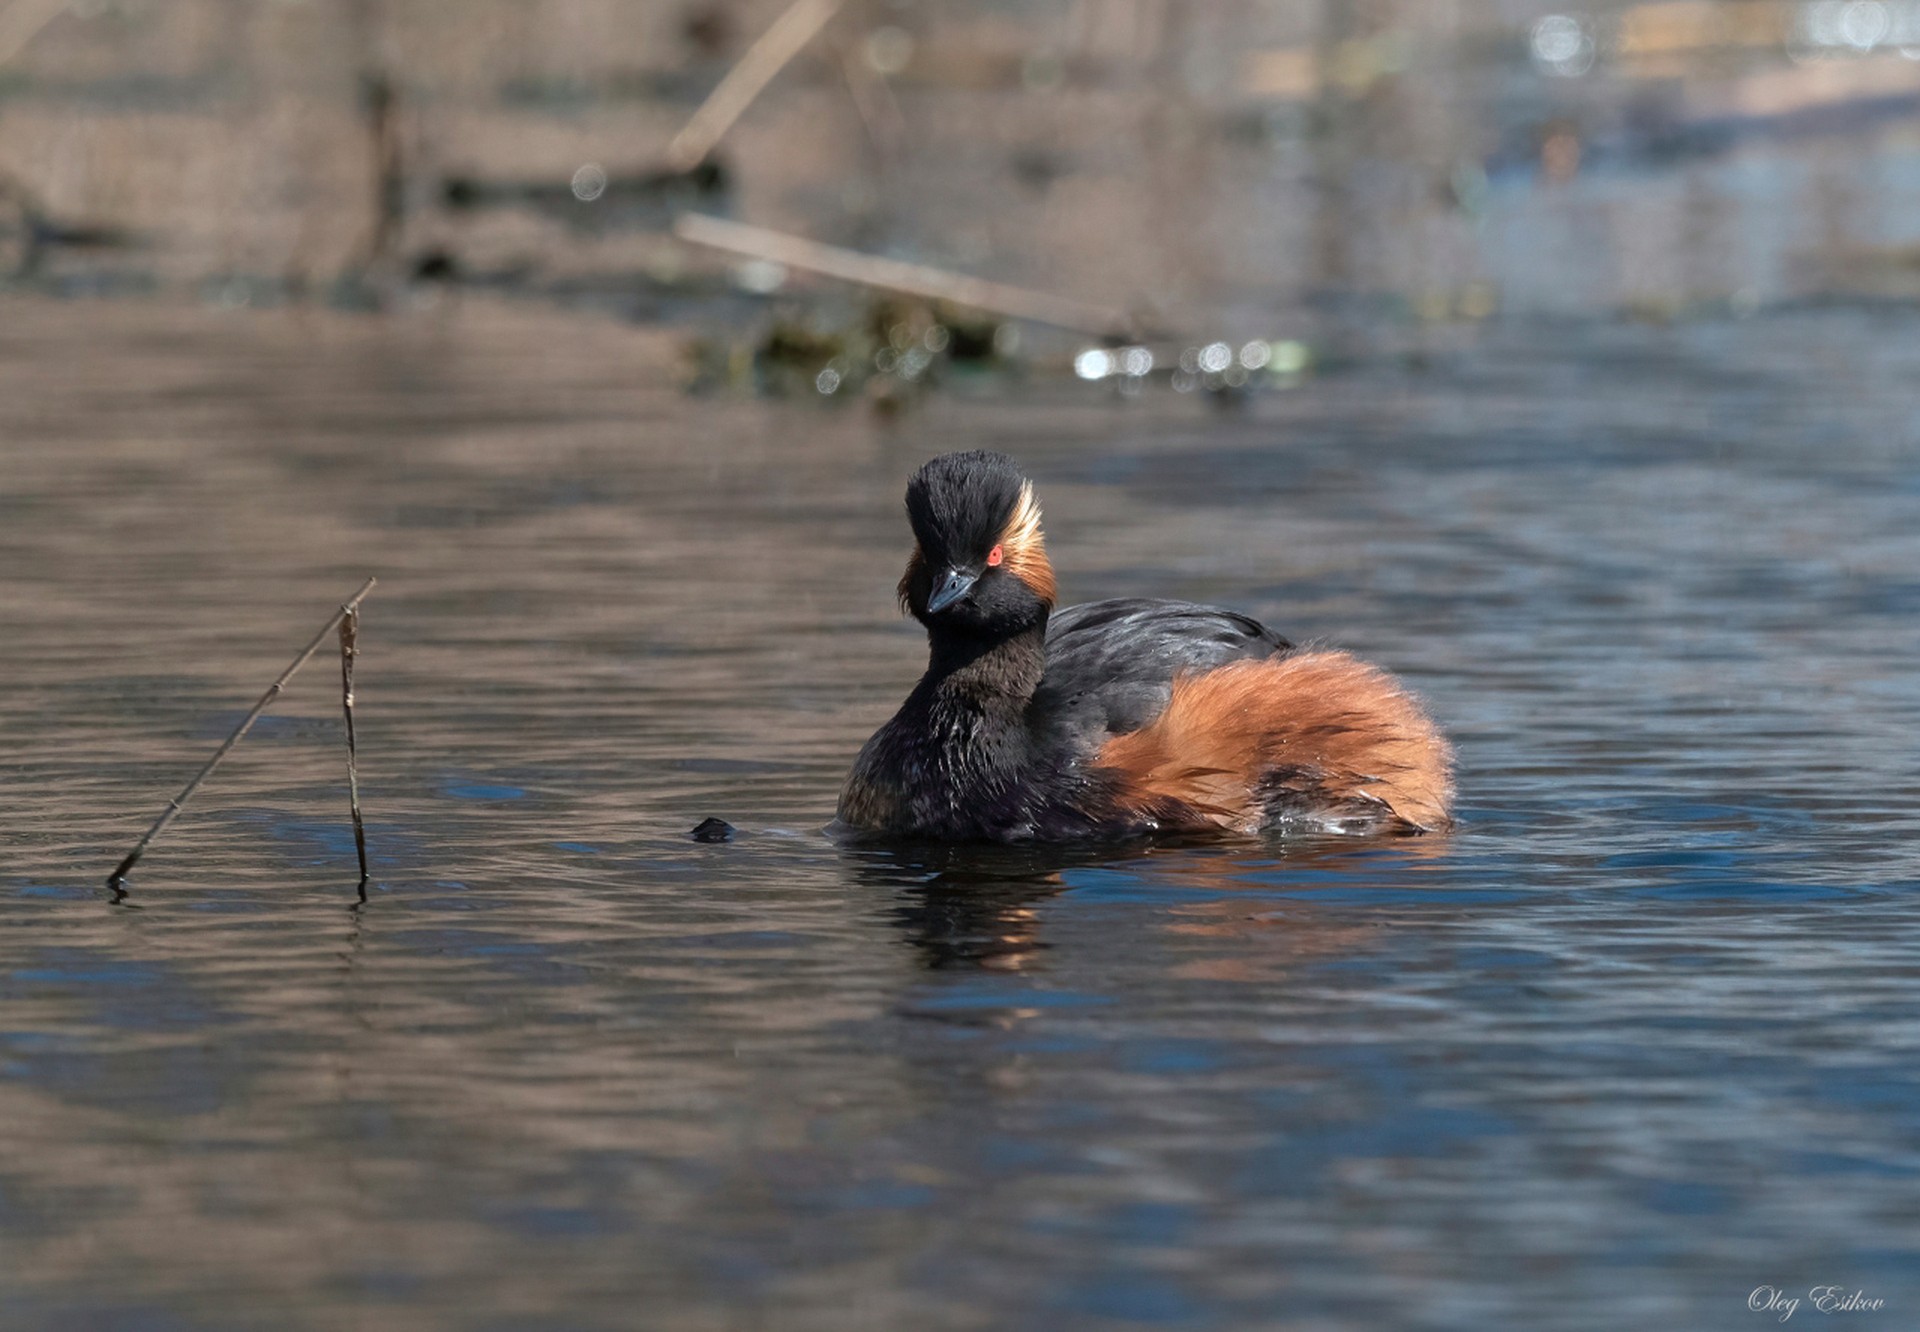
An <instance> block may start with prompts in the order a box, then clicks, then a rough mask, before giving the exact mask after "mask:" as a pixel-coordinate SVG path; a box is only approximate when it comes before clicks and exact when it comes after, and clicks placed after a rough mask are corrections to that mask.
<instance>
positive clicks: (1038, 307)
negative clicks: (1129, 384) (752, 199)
mask: <svg viewBox="0 0 1920 1332" xmlns="http://www.w3.org/2000/svg"><path fill="white" fill-rule="evenodd" d="M673 230H674V234H675V235H677V236H679V237H680V239H682V240H686V241H692V242H693V243H694V244H696V245H706V246H711V247H712V248H713V249H716V250H727V251H729V252H731V253H733V254H743V255H747V256H749V257H751V258H754V259H771V260H773V261H774V262H775V263H780V264H785V265H786V266H787V267H788V268H799V269H804V270H805V271H807V272H809V273H820V274H823V275H825V276H827V277H835V278H840V279H842V280H844V281H847V282H857V283H859V284H861V285H862V286H867V287H879V288H881V289H883V290H886V291H897V292H903V293H905V294H906V295H909V296H919V297H923V298H925V299H927V300H934V301H951V302H952V303H953V304H955V305H965V306H968V307H970V308H972V309H975V310H984V311H986V312H987V313H989V314H997V315H1004V316H1007V317H1010V318H1013V319H1026V320H1030V321H1032V322H1033V323H1036V324H1052V325H1053V326H1054V327H1056V328H1068V329H1073V330H1075V331H1077V332H1081V333H1092V334H1094V335H1096V336H1098V337H1131V336H1134V333H1135V321H1134V319H1133V316H1131V315H1130V314H1128V313H1127V312H1126V311H1125V310H1121V309H1117V308H1115V307H1113V306H1108V305H1093V304H1091V303H1089V302H1086V301H1077V300H1074V299H1073V298H1072V297H1070V296H1056V295H1053V294H1052V293H1050V292H1044V291H1034V290H1032V289H1030V288H1027V287H1015V286H1011V285H1009V284H1007V283H1005V282H988V281H987V280H986V279H984V278H976V277H968V276H967V275H965V274H964V273H953V272H949V271H948V270H946V269H944V268H933V267H930V266H929V265H927V264H910V263H907V262H906V261H904V260H900V259H882V258H879V257H877V256H875V255H871V254H861V253H860V252H859V251H858V250H843V249H841V248H839V247H838V246H834V245H822V244H820V243H819V242H818V241H810V240H806V239H804V238H802V237H800V236H790V235H788V234H787V233H785V232H782V231H770V230H768V229H767V228H765V227H754V226H748V225H747V224H746V223H744V222H729V221H726V220H725V219H724V218H718V217H708V216H707V215H706V214H704V213H682V214H681V215H680V217H679V218H678V220H676V221H675V222H674V224H673Z"/></svg>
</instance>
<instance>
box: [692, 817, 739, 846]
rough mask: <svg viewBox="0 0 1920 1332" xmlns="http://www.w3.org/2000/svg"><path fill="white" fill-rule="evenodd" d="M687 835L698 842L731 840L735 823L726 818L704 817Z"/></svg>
mask: <svg viewBox="0 0 1920 1332" xmlns="http://www.w3.org/2000/svg"><path fill="white" fill-rule="evenodd" d="M687 835H688V836H689V837H691V838H693V840H694V841H696V842H731V841H732V840H733V825H732V824H731V823H728V822H727V821H726V820H725V819H702V820H700V822H699V823H698V824H696V825H695V826H694V829H693V831H692V832H691V833H689V834H687Z"/></svg>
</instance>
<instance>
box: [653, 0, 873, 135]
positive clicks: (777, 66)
mask: <svg viewBox="0 0 1920 1332" xmlns="http://www.w3.org/2000/svg"><path fill="white" fill-rule="evenodd" d="M844 3H845V0H794V3H793V4H792V5H791V6H789V7H788V9H787V11H786V12H785V13H783V14H782V15H780V17H779V18H777V19H775V20H774V21H773V26H772V27H770V28H768V29H767V30H766V31H765V32H763V33H761V34H760V38H759V40H758V41H756V42H754V44H753V45H752V46H750V47H748V48H747V53H746V54H745V55H743V56H741V57H740V61H739V63H738V64H736V65H735V66H734V67H733V68H732V69H730V70H728V71H727V76H726V77H725V78H723V79H721V80H720V85H719V86H718V87H717V88H715V89H714V90H713V91H712V92H711V93H710V94H708V96H707V100H706V101H704V102H702V103H701V104H700V109H699V110H698V111H695V112H694V113H693V118H692V119H690V120H689V121H687V123H686V125H685V127H683V128H682V129H681V131H680V132H679V133H678V134H676V135H674V136H673V142H672V143H670V144H668V145H667V164H668V165H669V166H671V167H672V168H673V169H674V170H675V171H691V170H693V169H694V168H695V167H697V166H699V165H700V164H701V163H702V162H704V161H706V160H707V154H708V153H710V152H712V151H713V148H714V145H715V144H717V143H719V142H720V139H721V136H723V135H724V134H726V132H727V131H728V130H729V129H732V128H733V122H734V121H736V120H738V119H739V118H740V113H741V112H743V111H745V110H746V109H747V108H748V107H750V106H752V105H753V99H754V98H756V97H758V96H759V95H760V90H761V89H762V88H765V87H766V86H767V84H769V83H771V82H772V81H773V76H774V75H775V74H778V73H779V72H780V71H781V70H782V69H784V68H786V64H787V62H788V61H789V60H791V59H793V58H794V57H795V56H797V55H799V54H800V52H801V51H802V50H804V49H805V48H806V45H807V43H808V42H810V41H812V40H813V38H814V35H815V34H816V33H818V32H819V31H820V29H822V28H824V27H826V26H827V20H828V19H830V18H832V17H833V16H834V15H835V14H836V13H837V12H839V9H840V6H841V5H842V4H844Z"/></svg>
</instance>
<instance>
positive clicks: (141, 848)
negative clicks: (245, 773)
mask: <svg viewBox="0 0 1920 1332" xmlns="http://www.w3.org/2000/svg"><path fill="white" fill-rule="evenodd" d="M374 581H375V580H374V579H372V578H369V579H367V581H366V582H364V583H362V584H361V585H360V590H359V591H358V592H355V593H354V594H353V596H352V597H350V598H348V600H347V601H346V602H345V603H344V604H343V605H342V606H341V607H340V609H339V610H337V611H335V612H334V613H333V615H332V616H331V617H329V618H328V620H327V622H326V624H324V625H322V626H321V629H320V632H319V633H317V634H315V635H314V636H313V641H312V642H311V643H309V644H307V646H306V647H305V648H304V649H302V651H301V653H300V655H299V656H297V657H295V658H294V659H293V664H292V665H291V666H289V667H287V669H286V670H284V671H282V672H281V673H280V678H279V679H278V680H275V681H274V682H273V683H272V684H270V685H268V686H267V692H266V693H264V694H262V695H260V701H259V702H258V703H255V704H254V705H253V709H252V711H250V712H248V713H247V715H246V716H244V717H242V718H241V719H240V724H239V725H238V726H236V727H234V728H233V734H232V735H230V736H228V737H227V738H226V740H225V741H223V742H222V743H221V745H220V748H218V749H216V750H214V751H213V757H212V758H210V759H208V760H207V761H206V763H205V764H203V765H202V766H201V768H200V771H199V772H196V773H195V774H193V780H192V781H190V782H188V783H187V784H186V785H185V786H184V787H182V788H181V789H180V794H179V795H177V796H175V797H174V798H173V799H172V800H169V801H168V802H167V807H166V808H165V809H164V810H162V811H161V812H160V817H159V818H157V819H155V820H154V821H153V826H152V827H151V828H149V829H147V831H146V832H145V834H143V835H142V836H141V838H140V841H139V843H138V844H136V845H135V846H134V848H133V850H131V851H129V852H127V858H126V859H125V860H123V861H121V862H120V864H119V865H118V866H116V867H115V868H114V871H113V873H111V874H109V875H108V876H107V887H108V888H110V889H112V890H113V892H114V893H115V894H116V896H117V895H119V894H121V892H122V885H123V884H124V883H125V882H126V879H127V875H129V874H131V873H133V867H134V866H135V865H136V864H138V863H139V861H140V857H141V856H142V855H143V854H145V852H146V849H147V847H148V846H149V845H150V844H151V843H152V842H153V839H154V838H156V837H158V836H159V835H160V834H161V832H162V831H163V830H164V829H165V828H166V826H167V825H168V824H169V823H172V822H173V820H174V817H175V816H176V815H178V814H179V813H180V807H181V806H182V805H185V804H186V803H187V800H188V798H189V797H191V796H192V795H193V793H194V792H195V791H197V790H199V789H200V783H202V782H204V781H206V780H207V777H208V775H209V774H211V773H212V772H213V770H214V769H215V768H217V767H219V766H220V760H221V759H224V758H225V757H226V756H227V754H228V752H229V751H230V750H232V748H233V747H234V746H235V745H237V744H239V743H240V737H242V736H244V735H245V734H246V733H247V732H248V731H250V730H252V729H253V724H254V723H255V722H256V721H258V720H259V719H260V714H261V713H263V712H265V711H266V710H267V704H269V703H271V702H273V700H274V699H276V698H278V697H280V691H281V690H282V689H284V688H286V684H287V681H289V680H291V679H292V678H293V673H294V672H295V671H297V670H299V669H300V668H301V667H302V666H304V665H306V664H307V658H309V657H311V656H312V655H313V654H314V653H316V652H318V651H319V650H320V645H321V644H322V643H324V642H326V641H327V636H328V635H329V634H331V633H332V632H333V627H334V626H335V625H337V624H339V623H340V621H341V620H342V619H344V618H345V617H346V616H348V615H351V614H353V612H354V611H355V610H356V609H358V607H359V605H360V602H361V599H362V598H364V597H365V596H366V595H367V593H369V592H371V591H372V590H373V584H374Z"/></svg>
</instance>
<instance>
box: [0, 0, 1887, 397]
mask: <svg viewBox="0 0 1920 1332" xmlns="http://www.w3.org/2000/svg"><path fill="white" fill-rule="evenodd" d="M803 3H805V0H803ZM814 3H815V5H816V7H817V8H819V9H820V10H821V13H820V14H819V15H816V16H815V17H816V18H822V17H823V18H824V22H823V23H821V24H820V26H819V30H818V31H817V32H816V33H814V34H812V35H811V36H809V37H807V39H806V40H805V41H804V42H802V43H801V44H800V45H799V47H798V49H797V52H796V53H795V54H794V55H793V56H792V58H791V59H790V60H787V61H785V62H783V63H782V64H780V66H779V67H778V68H777V69H776V70H775V71H774V72H773V74H772V77H771V79H770V80H769V81H768V82H767V83H766V86H765V87H764V89H763V90H762V91H760V92H759V94H758V95H757V96H756V97H754V98H753V99H752V101H751V103H750V104H749V105H747V107H746V109H745V110H744V113H743V114H741V115H740V116H739V118H738V119H737V121H736V122H734V123H733V124H732V125H731V126H730V127H729V128H728V130H727V132H726V133H725V135H724V137H723V138H721V139H720V140H719V142H718V143H717V145H716V146H715V147H714V148H713V150H712V151H711V153H710V154H707V155H705V156H704V157H701V158H700V159H699V160H697V161H694V162H689V161H687V160H685V159H684V155H683V156H682V157H679V158H676V157H674V156H673V155H672V154H671V153H670V145H672V144H673V143H674V140H675V136H676V134H677V133H679V132H680V131H681V130H682V128H683V127H684V126H685V125H686V124H687V122H688V119H689V117H690V116H692V115H693V113H694V111H695V110H696V108H698V107H699V106H700V105H701V103H702V101H703V100H704V99H706V98H707V97H708V96H709V94H711V93H712V92H713V90H714V89H715V87H716V86H717V85H719V84H720V82H721V80H722V79H723V78H724V77H725V76H726V74H727V72H728V71H729V70H730V69H732V68H733V67H734V66H735V65H736V64H737V63H738V62H739V61H740V60H741V59H742V58H743V56H744V55H745V53H746V52H747V51H748V50H749V49H750V48H751V47H752V45H753V43H754V42H755V41H756V40H757V39H759V38H760V37H761V36H762V35H763V34H765V33H766V32H767V31H768V30H769V29H770V28H772V27H773V26H774V25H775V24H776V23H777V22H778V21H780V20H781V16H782V15H783V14H784V13H786V12H787V11H788V10H789V9H791V8H794V7H795V6H794V5H793V3H792V0H0V280H4V281H6V282H8V283H11V284H15V285H22V286H26V287H29V288H38V289H43V290H45V289H51V290H53V291H57V292H61V293H67V294H85V293H101V292H105V293H143V292H168V293H186V294H189V295H191V296H193V297H194V298H196V299H201V300H205V301H208V302H212V303H216V304H222V305H266V304H277V303H283V302H295V301H325V302H329V303H334V304H345V305H357V306H366V307H392V306H394V305H395V304H396V303H405V302H408V301H418V300H439V299H444V294H445V293H446V292H447V291H448V290H449V289H450V288H462V287H481V286H484V287H490V288H495V289H506V290H510V291H513V292H518V293H525V294H528V295H531V296H536V297H543V298H549V299H555V300H561V301H568V302H581V303H588V304H593V305H597V306H602V307H606V308H609V309H612V310H615V311H617V312H619V313H620V314H622V315H624V316H627V317H631V318H635V319H642V320H655V319H667V320H676V319H681V318H683V317H685V316H687V315H689V314H691V313H693V312H696V311H698V312H703V313H710V312H712V311H714V310H716V309H718V310H722V311H730V312H732V313H734V314H751V313H752V312H753V311H755V310H758V309H761V308H763V307H764V304H765V302H766V301H767V300H769V299H770V298H783V297H785V298H790V297H791V296H792V294H793V293H794V292H795V291H796V290H799V291H803V292H804V291H805V290H809V289H812V287H813V281H812V280H811V279H807V278H805V277H804V276H803V275H802V274H798V273H795V272H793V271H792V270H791V269H790V268H789V267H787V266H785V265H783V264H781V263H778V262H772V261H766V260H762V261H755V260H753V259H752V258H750V257H743V256H741V255H727V254H724V253H721V252H718V251H715V250H712V249H709V248H706V247H702V246H698V245H692V244H688V243H687V242H685V241H683V240H681V239H678V238H676V236H675V234H674V232H673V226H672V224H673V221H674V219H675V217H676V216H677V215H679V214H680V213H682V212H683V211H687V210H696V211H699V212H704V213H710V214H715V215H721V216H728V217H732V218H736V219H739V220H741V221H745V222H750V223H753V224H756V225H758V226H762V227H768V228H774V229H777V230H780V231H784V232H790V233H794V234H797V235H801V236H805V237H808V238H811V239H814V240H819V241H825V242H828V243H831V244H835V245H841V246H847V247H851V248H854V249H857V250H861V251H864V252H867V253H870V254H875V255H886V256H893V257H896V258H902V259H910V260H913V261H916V262H919V263H923V264H929V265H935V266H939V267H941V268H946V269H951V270H954V271H957V272H962V273H967V274H972V275H978V276H982V277H988V278H992V279H996V280H999V281H1002V282H1007V283H1014V284H1023V285H1027V286H1031V287H1035V288H1041V289H1045V290H1047V291H1050V292H1055V293H1059V294H1062V295H1065V296H1069V297H1074V298H1078V299H1079V300H1081V301H1086V302H1096V303H1100V304H1103V305H1106V306H1112V307H1118V308H1121V309H1124V310H1127V311H1130V312H1133V313H1134V314H1135V315H1136V316H1137V317H1138V318H1139V319H1140V321H1141V322H1142V324H1143V326H1152V327H1155V328H1163V329H1169V330H1180V331H1182V332H1184V333H1185V334H1188V335H1192V336H1198V337H1201V338H1205V337H1213V336H1219V337H1223V338H1229V339H1235V340H1236V341H1235V342H1234V344H1233V345H1234V346H1236V347H1237V346H1239V345H1240V344H1239V343H1238V341H1237V339H1239V338H1241V337H1253V336H1258V337H1274V336H1282V335H1284V336H1288V337H1291V336H1299V337H1303V338H1308V339H1312V340H1324V338H1325V336H1326V333H1325V326H1326V325H1327V323H1328V321H1355V320H1360V321H1368V322H1372V323H1376V324H1385V325H1389V326H1399V327H1420V328H1426V329H1442V328H1447V327H1466V328H1470V327H1471V326H1472V325H1473V324H1474V323H1476V322H1477V321H1481V320H1484V319H1487V318H1489V317H1493V316H1495V315H1517V316H1555V317H1564V316H1595V315H1599V316H1606V315H1613V314H1618V313H1623V312H1624V313H1629V314H1634V315H1639V316H1642V317H1653V318H1660V319H1669V318H1679V317H1688V316H1693V315H1700V314H1705V315H1711V316H1718V315H1724V314H1727V313H1732V314H1736V315H1738V314H1745V313H1750V312H1752V311H1755V310H1758V309H1761V308H1764V307H1768V306H1773V305H1777V304H1780V303H1787V302H1803V301H1807V300H1818V299H1830V298H1836V297H1842V298H1870V299H1876V300H1904V299H1913V298H1916V297H1920V0H1820V2H1815V3H1801V2H1799V0H1658V2H1657V3H1646V4H1598V5H1593V6H1589V7H1586V8H1581V9H1577V10H1576V9H1570V8H1566V7H1565V6H1564V5H1556V4H1554V3H1551V2H1550V0H1542V2H1539V3H1536V2H1535V0H1207V3H1204V4H1202V3H1191V2H1185V0H844V3H840V4H833V3H831V2H830V0H828V2H827V3H825V4H824V5H822V4H820V3H819V0H814ZM1164 364H1165V362H1164V361H1163V365H1164Z"/></svg>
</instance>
